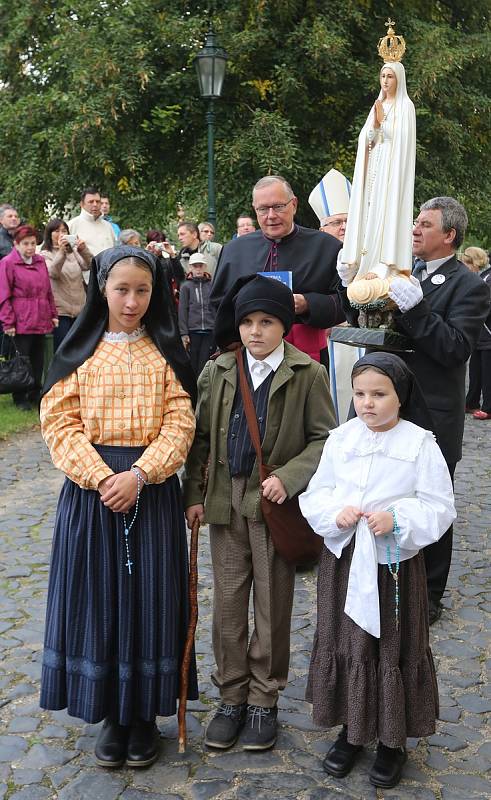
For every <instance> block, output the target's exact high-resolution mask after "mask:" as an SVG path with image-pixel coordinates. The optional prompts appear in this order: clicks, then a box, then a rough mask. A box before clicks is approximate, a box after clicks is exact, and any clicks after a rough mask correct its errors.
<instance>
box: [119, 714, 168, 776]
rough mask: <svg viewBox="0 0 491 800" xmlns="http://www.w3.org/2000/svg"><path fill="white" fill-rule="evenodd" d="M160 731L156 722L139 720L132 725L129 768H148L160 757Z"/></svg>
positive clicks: (127, 761)
mask: <svg viewBox="0 0 491 800" xmlns="http://www.w3.org/2000/svg"><path fill="white" fill-rule="evenodd" d="M159 741H160V737H159V731H158V728H157V726H156V724H155V722H154V721H152V722H147V721H146V720H144V719H138V720H136V722H134V723H133V724H132V725H131V728H130V735H129V737H128V749H127V753H126V766H127V767H148V766H150V764H153V762H154V761H156V760H157V758H158V756H159Z"/></svg>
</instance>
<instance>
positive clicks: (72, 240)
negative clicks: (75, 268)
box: [65, 233, 78, 249]
mask: <svg viewBox="0 0 491 800" xmlns="http://www.w3.org/2000/svg"><path fill="white" fill-rule="evenodd" d="M65 240H66V243H67V244H69V245H70V247H71V248H72V249H73V248H74V247H75V245H76V244H77V242H78V236H77V235H76V234H75V233H66V234H65Z"/></svg>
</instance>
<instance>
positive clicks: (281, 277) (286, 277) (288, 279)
mask: <svg viewBox="0 0 491 800" xmlns="http://www.w3.org/2000/svg"><path fill="white" fill-rule="evenodd" d="M261 275H264V277H265V278H274V279H275V280H277V281H281V282H282V283H284V284H285V286H288V288H289V289H291V291H293V277H292V276H293V273H292V272H288V271H287V270H278V272H262V273H261Z"/></svg>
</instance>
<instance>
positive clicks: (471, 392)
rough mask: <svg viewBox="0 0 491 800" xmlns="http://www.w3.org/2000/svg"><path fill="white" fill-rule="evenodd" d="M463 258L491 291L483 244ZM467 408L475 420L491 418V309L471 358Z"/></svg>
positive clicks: (490, 271) (470, 248)
mask: <svg viewBox="0 0 491 800" xmlns="http://www.w3.org/2000/svg"><path fill="white" fill-rule="evenodd" d="M462 261H463V262H464V264H465V265H466V267H468V269H470V270H471V272H475V273H478V274H479V276H480V277H481V278H482V279H483V281H484V282H485V284H486V285H487V286H488V287H489V290H490V292H491V267H490V266H489V256H488V254H487V253H486V251H485V250H483V249H482V248H481V247H467V248H466V250H465V251H464V252H463V254H462ZM481 393H482V403H481ZM465 410H466V412H467V413H469V414H472V416H473V417H474V418H475V419H481V420H487V419H491V312H490V313H489V314H488V317H487V319H486V321H485V322H484V323H483V326H482V328H481V333H480V334H479V339H478V341H477V344H476V349H475V350H474V352H473V354H472V355H471V360H470V361H469V389H468V392H467V397H466V398H465Z"/></svg>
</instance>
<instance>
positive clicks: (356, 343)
mask: <svg viewBox="0 0 491 800" xmlns="http://www.w3.org/2000/svg"><path fill="white" fill-rule="evenodd" d="M330 338H331V339H332V341H333V342H342V343H343V344H349V345H351V346H352V347H368V348H370V349H372V350H384V351H386V352H388V353H410V352H412V350H414V348H413V347H412V342H411V340H410V339H408V338H407V336H403V335H402V333H398V332H397V331H394V330H391V329H390V328H352V327H345V326H343V325H337V326H336V327H334V328H333V329H332V330H331V334H330Z"/></svg>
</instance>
